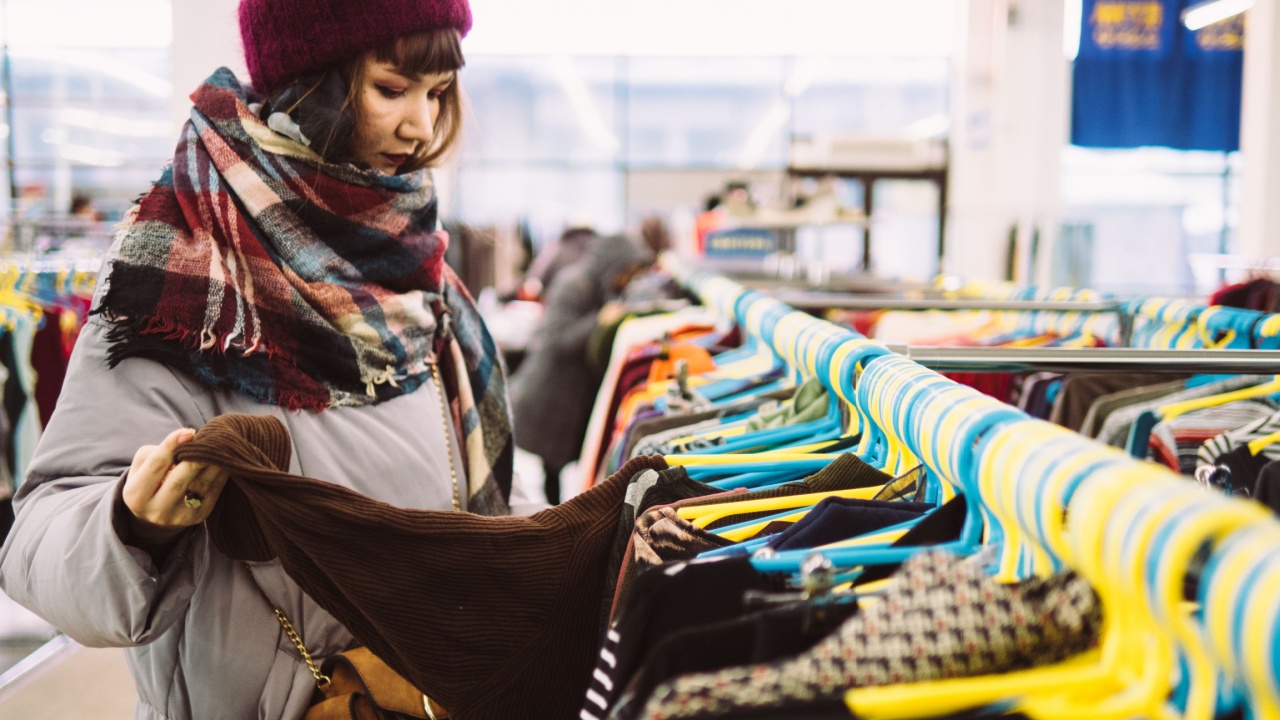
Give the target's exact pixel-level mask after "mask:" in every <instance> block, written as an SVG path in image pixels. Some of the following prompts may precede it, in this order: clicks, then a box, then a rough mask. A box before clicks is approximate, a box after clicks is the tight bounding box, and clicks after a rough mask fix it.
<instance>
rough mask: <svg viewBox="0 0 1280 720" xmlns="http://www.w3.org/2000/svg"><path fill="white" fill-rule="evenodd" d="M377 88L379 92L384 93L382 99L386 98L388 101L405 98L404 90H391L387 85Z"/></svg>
mask: <svg viewBox="0 0 1280 720" xmlns="http://www.w3.org/2000/svg"><path fill="white" fill-rule="evenodd" d="M375 87H377V88H378V92H380V93H382V97H385V98H387V99H388V100H394V99H396V98H398V97H403V96H404V91H403V90H396V89H395V88H389V87H387V86H386V85H376V86H375Z"/></svg>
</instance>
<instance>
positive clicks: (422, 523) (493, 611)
mask: <svg viewBox="0 0 1280 720" xmlns="http://www.w3.org/2000/svg"><path fill="white" fill-rule="evenodd" d="M289 456H290V438H289V433H288V431H287V430H286V429H285V428H284V426H283V425H282V424H281V423H280V422H279V421H278V420H276V419H275V418H272V417H269V416H263V417H256V416H248V415H224V416H222V417H219V418H216V419H214V420H213V421H211V422H210V423H209V424H208V425H206V426H205V427H204V428H203V429H201V430H200V431H199V432H198V433H197V434H196V437H195V439H194V440H192V441H191V442H189V443H187V444H186V445H183V446H181V447H180V448H179V449H178V452H177V454H176V457H177V459H178V460H179V461H182V460H190V461H195V462H207V463H212V464H216V465H219V466H221V467H223V468H226V469H227V470H228V471H229V472H230V474H231V480H230V481H229V482H228V483H227V487H226V488H225V489H224V490H223V493H222V496H221V499H220V500H219V501H218V505H217V507H215V508H214V511H213V513H212V515H211V516H210V518H209V521H208V526H209V532H210V534H211V535H212V538H213V541H214V543H215V545H216V546H217V547H218V548H219V549H220V550H221V551H222V552H224V553H226V554H227V555H228V556H230V557H232V558H234V559H237V560H250V561H266V560H269V559H271V558H273V557H277V556H278V557H279V558H280V561H281V564H282V565H283V566H284V569H285V571H286V572H287V573H288V574H289V576H290V577H291V578H293V579H294V580H295V581H296V582H297V583H298V584H299V585H300V586H301V587H302V589H303V590H305V591H306V592H307V594H308V595H310V596H311V597H313V598H314V599H315V600H316V602H318V603H319V604H320V605H321V606H322V607H324V608H325V609H326V610H328V611H329V612H330V613H332V614H333V615H334V617H336V618H337V619H338V620H339V621H340V622H341V623H342V624H343V625H345V626H346V627H347V629H349V630H350V631H351V633H352V634H353V635H354V636H355V637H356V639H357V640H358V641H359V642H360V643H361V644H363V645H366V646H368V647H369V648H370V649H371V650H373V652H374V653H376V654H377V655H378V656H379V657H381V658H382V659H383V660H385V661H386V662H387V664H388V665H390V666H391V667H392V668H393V669H395V670H396V671H397V672H399V673H400V674H401V675H403V676H404V677H405V678H406V679H408V680H409V681H410V682H412V683H413V684H414V685H415V686H416V687H417V688H418V689H420V690H422V691H423V692H424V693H426V694H427V695H428V696H430V697H431V698H432V699H434V700H436V701H437V702H438V703H440V704H441V705H442V706H443V707H444V708H446V709H447V710H449V711H450V712H451V713H452V715H453V717H454V718H456V719H457V720H490V719H491V720H517V719H519V718H537V719H539V720H541V719H546V720H560V719H564V720H568V719H569V718H574V717H576V716H577V712H578V709H579V708H580V706H581V703H582V698H583V696H584V695H585V693H586V689H587V686H588V684H589V683H590V674H591V671H592V669H593V667H594V664H595V653H596V650H597V646H596V642H597V639H598V638H597V637H596V634H597V628H596V617H595V613H596V611H597V610H598V605H599V600H600V594H601V592H602V591H603V587H602V585H603V581H604V575H605V567H606V565H607V562H606V561H607V558H608V553H609V546H610V543H611V541H612V539H613V531H614V525H615V524H616V523H617V518H618V517H619V513H620V512H621V505H622V501H623V496H624V494H625V492H626V488H627V482H628V480H629V479H630V477H631V476H632V475H633V474H635V473H637V472H640V471H642V470H646V469H650V468H652V469H656V470H664V469H666V467H667V464H666V462H665V461H664V460H663V459H662V458H661V457H656V456H652V457H642V458H635V459H634V460H631V461H629V462H628V463H627V464H626V465H624V466H623V467H622V469H621V470H619V471H618V472H617V473H616V474H615V475H614V476H613V477H612V478H610V479H609V480H608V481H607V482H605V483H604V484H602V485H599V486H597V487H594V488H592V489H591V490H589V491H587V492H586V493H583V494H582V495H579V496H578V497H576V498H574V499H573V500H571V501H569V502H567V503H564V504H563V505H559V506H557V507H554V508H552V509H550V510H546V511H543V512H540V513H538V514H536V515H533V516H531V517H485V516H481V515H472V514H470V513H461V512H441V511H430V510H405V509H402V508H397V507H393V506H391V505H388V504H386V503H382V502H379V501H376V500H372V499H370V498H368V497H365V496H363V495H360V494H359V493H356V492H353V491H351V490H348V489H346V488H342V487H339V486H337V485H333V484H331V483H327V482H322V481H319V480H313V479H310V478H305V477H299V476H296V475H290V474H288V473H287V472H284V471H282V470H281V469H282V468H283V469H287V468H288V463H289ZM303 641H304V642H305V641H306V638H305V637H304V638H303Z"/></svg>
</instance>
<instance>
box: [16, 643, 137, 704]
mask: <svg viewBox="0 0 1280 720" xmlns="http://www.w3.org/2000/svg"><path fill="white" fill-rule="evenodd" d="M135 698H136V695H135V693H134V690H133V678H132V677H131V676H130V675H129V668H128V667H127V666H126V665H125V662H124V651H123V650H119V649H116V648H111V649H107V650H100V649H92V648H86V647H81V646H79V645H76V644H75V643H73V642H71V641H70V640H66V641H65V644H63V645H62V647H61V648H59V649H58V650H57V651H56V652H55V653H54V654H53V655H52V657H48V658H46V659H44V660H43V661H42V662H41V663H40V664H39V665H38V666H37V667H35V668H34V669H32V670H30V671H29V672H27V673H25V674H23V675H22V676H21V677H20V678H18V679H17V680H16V681H14V682H10V683H9V684H7V685H6V686H5V687H4V688H0V718H14V719H15V720H16V719H17V718H22V720H66V719H67V718H76V720H129V718H132V717H133V711H134V705H135Z"/></svg>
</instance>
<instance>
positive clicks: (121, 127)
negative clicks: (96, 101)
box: [58, 108, 172, 138]
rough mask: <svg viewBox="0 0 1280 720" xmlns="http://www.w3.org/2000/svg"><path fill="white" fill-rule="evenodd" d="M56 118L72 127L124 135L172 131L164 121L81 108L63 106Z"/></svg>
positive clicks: (162, 134)
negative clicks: (108, 113) (107, 113)
mask: <svg viewBox="0 0 1280 720" xmlns="http://www.w3.org/2000/svg"><path fill="white" fill-rule="evenodd" d="M58 120H60V121H61V122H62V123H63V124H65V125H70V126H72V127H78V128H85V129H87V130H98V131H99V132H104V133H110V134H112V135H121V136H124V137H135V138H152V137H168V136H169V134H170V133H171V132H172V130H170V128H169V123H168V122H166V121H162V120H143V119H141V118H127V117H119V116H114V115H106V114H103V113H98V112H94V111H93V110H85V109H81V108H63V109H62V110H60V111H58Z"/></svg>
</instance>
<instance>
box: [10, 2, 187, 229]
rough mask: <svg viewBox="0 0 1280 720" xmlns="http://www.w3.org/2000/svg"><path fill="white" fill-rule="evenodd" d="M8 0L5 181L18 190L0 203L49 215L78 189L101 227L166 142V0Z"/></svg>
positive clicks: (66, 206)
mask: <svg viewBox="0 0 1280 720" xmlns="http://www.w3.org/2000/svg"><path fill="white" fill-rule="evenodd" d="M3 9H4V16H3V17H4V23H3V32H4V34H5V38H6V39H7V43H8V54H7V57H5V58H4V60H5V62H6V63H7V65H8V70H9V77H10V83H11V90H10V92H9V93H7V98H6V99H7V103H8V104H7V107H6V108H5V109H6V117H5V122H4V130H5V133H4V136H5V141H6V142H5V143H4V144H3V145H2V146H0V149H2V150H3V152H4V155H5V156H4V159H5V162H6V166H7V168H8V171H7V172H5V173H3V177H2V178H0V183H3V186H4V196H5V198H6V199H8V198H10V197H11V195H10V192H9V187H10V182H12V183H13V186H14V187H15V188H16V192H15V193H13V195H15V196H16V200H15V201H10V202H4V203H0V215H3V216H6V217H10V218H11V219H16V220H17V223H18V224H19V225H22V224H30V223H44V224H52V223H55V222H56V219H57V218H58V217H60V216H64V215H66V214H67V213H68V212H69V210H70V207H71V203H72V198H73V197H74V196H78V195H85V196H88V197H91V198H92V201H93V204H94V207H95V209H96V211H97V212H98V214H99V215H100V219H101V220H102V221H104V222H103V226H105V224H106V223H109V222H110V221H112V220H115V219H118V218H119V216H120V215H121V214H122V212H123V211H124V210H125V209H127V207H128V206H129V205H130V203H131V202H132V201H133V200H134V199H135V198H136V197H137V196H138V194H139V193H140V192H142V191H143V190H145V189H146V187H147V185H148V183H150V182H151V181H152V180H154V179H155V178H156V176H157V175H158V174H159V171H160V169H161V167H162V166H163V165H164V163H165V162H166V161H167V160H168V159H169V157H170V156H171V154H172V152H173V146H174V139H175V137H176V129H175V128H174V127H172V123H171V121H170V102H171V99H172V96H173V88H172V84H171V82H170V79H169V78H170V72H171V70H170V66H171V63H170V46H171V34H172V28H171V19H170V17H171V15H170V13H171V6H170V0H119V1H118V2H111V3H102V2H92V1H90V0H6V2H5V3H4V4H3ZM67 18H75V22H68V21H67ZM10 152H11V153H12V157H11V158H10V156H9V154H10ZM10 161H11V162H10ZM14 212H16V213H17V217H16V218H13V217H12V216H13V213H14ZM19 241H20V243H21V241H22V237H21V236H20V237H19ZM15 249H18V250H27V249H30V248H26V247H22V246H21V245H19V246H18V247H16V248H15Z"/></svg>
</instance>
